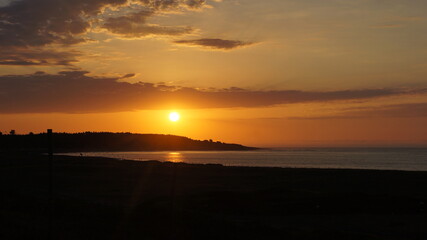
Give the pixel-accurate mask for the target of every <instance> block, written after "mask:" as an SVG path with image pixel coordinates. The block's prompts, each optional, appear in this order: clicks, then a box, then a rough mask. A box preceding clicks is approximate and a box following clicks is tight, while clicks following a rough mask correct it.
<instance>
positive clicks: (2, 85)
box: [0, 71, 426, 113]
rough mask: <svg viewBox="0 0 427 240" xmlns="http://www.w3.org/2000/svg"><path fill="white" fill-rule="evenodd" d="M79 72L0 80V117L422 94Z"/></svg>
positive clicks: (360, 98) (394, 90) (7, 77)
mask: <svg viewBox="0 0 427 240" xmlns="http://www.w3.org/2000/svg"><path fill="white" fill-rule="evenodd" d="M87 73H88V72H85V71H64V72H60V73H58V74H45V73H42V72H38V73H35V74H31V75H9V76H1V77H0V113H48V112H64V113H86V112H118V111H132V110H142V109H164V108H171V107H175V108H233V107H266V106H273V105H278V104H291V103H303V102H328V101H346V100H363V99H372V98H378V97H386V96H396V95H402V94H417V93H423V92H425V91H426V90H425V89H421V90H405V89H364V90H346V91H329V92H320V91H312V92H307V91H297V90H282V91H251V90H244V89H240V88H230V89H222V90H210V91H203V90H198V89H195V88H181V87H177V86H167V85H164V84H160V85H155V84H152V83H142V82H139V83H127V82H119V81H118V80H119V79H120V77H117V78H105V77H90V76H87V75H86V74H87Z"/></svg>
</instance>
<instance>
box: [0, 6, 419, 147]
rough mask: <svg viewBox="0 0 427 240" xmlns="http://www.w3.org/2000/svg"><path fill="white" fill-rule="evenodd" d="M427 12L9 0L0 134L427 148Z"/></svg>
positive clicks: (0, 75)
mask: <svg viewBox="0 0 427 240" xmlns="http://www.w3.org/2000/svg"><path fill="white" fill-rule="evenodd" d="M28 9H31V12H27V11H28ZM426 10H427V2H425V1H410V2H408V1H404V0H390V1H386V2H384V1H362V0H356V1H333V0H326V1H315V0H303V1H290V0H289V1H288V0H266V1H257V0H245V1H243V0H223V1H220V0H216V1H209V0H208V1H203V0H192V1H187V0H173V1H163V0H151V1H140V0H95V1H91V2H90V3H89V2H86V1H83V0H67V1H58V2H54V3H52V2H50V1H47V0H37V1H35V0H22V1H10V0H0V131H1V132H3V133H7V132H9V131H10V130H11V129H15V130H16V131H17V132H18V133H28V132H30V131H32V132H41V131H44V130H45V129H47V128H53V129H54V130H55V131H69V132H79V131H114V132H116V131H117V132H123V131H126V132H138V133H164V134H177V135H184V136H188V137H191V138H195V139H214V140H219V141H225V142H235V143H242V144H247V145H252V146H263V147H264V146H390V145H393V146H427V127H426V125H427V124H425V123H426V122H427V121H426V120H427V80H426V77H427V70H426V69H427V49H426V48H425V42H426V41H427V31H426V30H427V27H426V26H427V24H426V22H427V18H426V17H425V12H426ZM173 110H175V111H178V112H179V113H180V114H181V120H180V121H178V122H176V123H172V122H170V121H169V120H168V114H169V112H170V111H173Z"/></svg>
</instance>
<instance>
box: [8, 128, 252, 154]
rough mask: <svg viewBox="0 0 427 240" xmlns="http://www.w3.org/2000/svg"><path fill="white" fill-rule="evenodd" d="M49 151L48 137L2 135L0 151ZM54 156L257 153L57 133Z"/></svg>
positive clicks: (175, 139) (214, 144)
mask: <svg viewBox="0 0 427 240" xmlns="http://www.w3.org/2000/svg"><path fill="white" fill-rule="evenodd" d="M46 147H47V135H46V133H40V134H32V133H30V134H27V135H15V134H9V135H0V150H2V151H8V150H30V151H43V150H44V149H46ZM53 147H54V150H55V152H85V151H167V150H228V151H230V150H255V149H256V148H253V147H246V146H243V145H240V144H230V143H223V142H220V141H212V140H203V141H201V140H193V139H190V138H188V137H182V136H175V135H162V134H135V133H111V132H83V133H54V134H53Z"/></svg>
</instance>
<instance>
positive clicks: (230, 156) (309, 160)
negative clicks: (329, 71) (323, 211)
mask: <svg viewBox="0 0 427 240" xmlns="http://www.w3.org/2000/svg"><path fill="white" fill-rule="evenodd" d="M66 155H71V156H83V157H84V156H98V157H108V158H116V159H119V160H134V161H148V160H158V161H163V162H184V163H196V164H221V165H224V166H249V167H282V168H339V169H376V170H403V171H427V148H281V149H268V150H267V149H265V150H256V151H160V152H84V153H67V154H66Z"/></svg>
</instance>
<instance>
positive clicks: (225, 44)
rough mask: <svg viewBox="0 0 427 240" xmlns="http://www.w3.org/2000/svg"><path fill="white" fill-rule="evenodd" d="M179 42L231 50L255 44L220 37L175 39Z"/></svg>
mask: <svg viewBox="0 0 427 240" xmlns="http://www.w3.org/2000/svg"><path fill="white" fill-rule="evenodd" d="M174 43H177V44H185V45H189V46H198V47H204V48H210V49H220V50H231V49H235V48H240V47H244V46H249V45H252V44H254V43H253V42H244V41H239V40H226V39H219V38H201V39H193V40H178V41H174Z"/></svg>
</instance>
